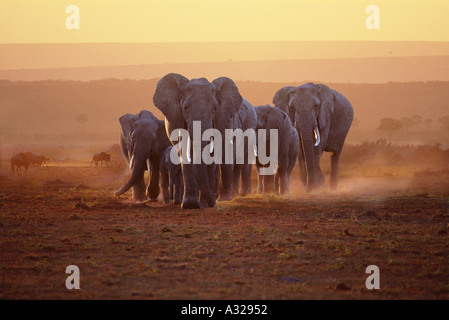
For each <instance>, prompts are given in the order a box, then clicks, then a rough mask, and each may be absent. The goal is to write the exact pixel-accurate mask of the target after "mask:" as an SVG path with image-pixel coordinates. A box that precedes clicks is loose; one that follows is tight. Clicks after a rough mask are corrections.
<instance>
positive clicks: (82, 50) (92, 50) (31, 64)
mask: <svg viewBox="0 0 449 320" xmlns="http://www.w3.org/2000/svg"><path fill="white" fill-rule="evenodd" d="M447 55H449V42H435V41H433V42H432V41H430V42H429V41H251V42H166V43H161V42H159V43H158V42H153V43H33V44H0V70H17V69H46V68H78V67H97V66H131V65H143V64H145V65H148V64H151V65H154V64H164V63H198V62H217V61H222V62H224V61H229V60H232V61H279V60H310V59H341V58H375V57H390V58H393V57H427V56H447ZM22 80H24V79H22Z"/></svg>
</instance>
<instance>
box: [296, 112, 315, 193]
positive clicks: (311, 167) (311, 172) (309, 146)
mask: <svg viewBox="0 0 449 320" xmlns="http://www.w3.org/2000/svg"><path fill="white" fill-rule="evenodd" d="M296 123H297V124H299V125H298V126H297V130H298V132H299V133H300V135H301V139H300V140H301V141H302V146H299V147H300V148H303V150H304V158H305V162H306V163H305V167H306V171H307V187H306V192H310V191H312V190H313V189H314V188H315V187H316V185H315V176H316V168H315V143H316V141H315V137H314V134H315V133H314V128H315V127H316V126H312V125H309V124H305V125H302V126H301V122H298V121H297V122H296ZM309 123H310V122H309ZM317 134H319V133H317Z"/></svg>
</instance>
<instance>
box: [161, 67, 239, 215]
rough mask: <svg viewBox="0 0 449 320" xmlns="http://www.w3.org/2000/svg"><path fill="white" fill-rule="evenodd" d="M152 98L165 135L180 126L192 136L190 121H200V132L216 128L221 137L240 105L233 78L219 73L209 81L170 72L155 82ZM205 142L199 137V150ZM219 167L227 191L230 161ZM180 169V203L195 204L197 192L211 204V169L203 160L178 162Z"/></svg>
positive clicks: (196, 202) (193, 206) (212, 197)
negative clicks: (164, 120) (181, 201)
mask: <svg viewBox="0 0 449 320" xmlns="http://www.w3.org/2000/svg"><path fill="white" fill-rule="evenodd" d="M153 102H154V104H155V106H156V107H157V108H158V109H159V110H161V111H162V113H163V114H164V116H165V118H166V124H165V125H166V130H167V134H168V135H171V133H172V131H173V130H176V129H181V128H182V129H186V130H187V131H188V133H189V135H190V137H191V138H193V122H194V121H200V122H201V135H202V134H203V132H204V131H205V130H207V129H211V128H216V129H218V130H219V131H220V132H221V134H222V137H223V138H224V136H225V135H224V130H225V129H233V118H234V115H235V113H236V112H238V110H239V108H240V104H241V102H242V97H241V95H240V93H239V91H238V89H237V86H236V85H235V83H234V81H232V80H231V79H229V78H226V77H221V78H218V79H215V80H214V81H213V82H212V83H210V82H209V81H208V80H207V79H205V78H200V79H192V80H189V79H187V78H185V77H184V76H182V75H180V74H176V73H170V74H167V75H166V76H164V77H163V78H161V79H160V81H159V82H158V84H157V87H156V92H155V94H154V97H153ZM193 143H195V141H194V142H193ZM208 143H209V142H207V141H206V142H204V141H203V142H202V143H201V150H203V149H204V148H205V147H206V146H207V145H208ZM222 145H224V144H222ZM192 147H195V146H192ZM209 166H210V165H209ZM229 166H230V167H229ZM221 169H222V170H221V171H222V179H223V182H224V183H228V182H229V186H226V187H227V188H225V189H228V192H229V195H230V194H231V183H232V164H231V165H226V164H222V166H221ZM182 170H183V178H184V187H185V188H184V190H185V193H184V200H183V204H182V207H183V208H199V206H200V205H199V202H198V196H199V192H201V198H202V199H204V200H205V201H207V205H208V206H209V207H213V206H214V205H215V196H214V180H215V172H212V171H214V170H211V168H210V167H208V165H206V164H205V163H203V161H201V163H200V164H197V165H196V164H193V165H192V164H189V163H182ZM212 175H213V177H212ZM225 181H226V182H225Z"/></svg>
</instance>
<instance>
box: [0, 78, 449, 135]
mask: <svg viewBox="0 0 449 320" xmlns="http://www.w3.org/2000/svg"><path fill="white" fill-rule="evenodd" d="M157 81H158V79H150V80H117V79H108V80H95V81H55V80H46V81H35V82H26V81H17V82H11V81H0V111H1V118H0V131H1V132H2V134H3V135H4V136H11V135H19V136H20V135H22V134H27V135H33V134H47V135H48V134H55V135H57V134H61V133H68V132H79V131H80V130H81V126H80V124H79V123H77V122H76V120H75V117H76V116H77V115H78V114H86V116H87V118H88V122H87V123H86V124H85V130H86V131H87V132H94V133H105V132H106V133H110V132H117V134H118V132H119V123H118V118H119V117H120V116H121V115H122V114H124V113H128V112H130V113H137V112H139V111H140V110H142V109H148V110H150V111H152V112H154V114H155V115H156V116H158V117H161V118H162V115H161V113H160V112H159V110H157V109H156V108H155V107H154V105H153V94H154V90H155V87H156V84H157ZM299 84H301V83H300V82H291V83H280V82H259V81H237V85H238V87H239V90H240V92H241V94H242V95H243V96H244V97H245V98H246V99H248V100H249V101H250V102H251V103H252V104H254V105H261V104H267V103H269V104H271V103H272V98H273V96H274V94H275V93H276V91H277V90H278V89H279V88H281V87H283V86H285V85H299ZM326 84H327V85H329V86H330V87H331V88H333V89H336V90H337V91H339V92H341V93H342V94H344V95H345V96H346V97H347V98H348V99H349V100H350V101H351V103H352V104H353V106H354V110H355V116H356V117H357V118H358V120H359V121H360V128H361V129H369V130H371V129H374V128H375V127H376V126H378V124H379V120H380V119H381V118H384V117H394V118H400V117H403V116H411V115H413V114H418V115H420V116H422V117H423V119H428V118H431V119H433V120H434V123H435V122H436V121H435V120H437V119H438V118H440V117H442V116H444V115H448V114H449V82H428V83H424V82H413V83H387V84H353V83H329V82H326Z"/></svg>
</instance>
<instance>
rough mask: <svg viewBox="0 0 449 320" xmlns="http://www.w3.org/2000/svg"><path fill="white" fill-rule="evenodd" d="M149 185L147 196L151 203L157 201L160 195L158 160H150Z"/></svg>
mask: <svg viewBox="0 0 449 320" xmlns="http://www.w3.org/2000/svg"><path fill="white" fill-rule="evenodd" d="M150 168H151V171H150V174H151V177H150V183H149V185H148V189H147V195H148V197H149V198H150V200H151V201H157V197H158V196H159V193H160V191H161V190H160V188H159V159H150Z"/></svg>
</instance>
